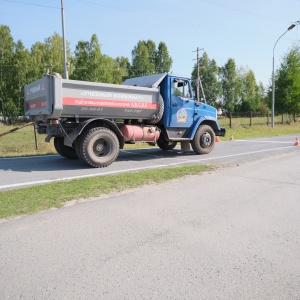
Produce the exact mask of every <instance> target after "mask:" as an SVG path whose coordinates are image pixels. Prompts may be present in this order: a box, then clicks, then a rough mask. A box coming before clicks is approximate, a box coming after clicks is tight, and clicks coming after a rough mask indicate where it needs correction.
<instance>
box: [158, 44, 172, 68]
mask: <svg viewBox="0 0 300 300" xmlns="http://www.w3.org/2000/svg"><path fill="white" fill-rule="evenodd" d="M172 64H173V59H172V58H171V56H170V55H169V51H168V48H167V45H166V44H165V43H164V42H160V43H159V45H158V48H157V51H156V57H155V70H156V72H157V73H167V72H169V71H170V69H171V66H172Z"/></svg>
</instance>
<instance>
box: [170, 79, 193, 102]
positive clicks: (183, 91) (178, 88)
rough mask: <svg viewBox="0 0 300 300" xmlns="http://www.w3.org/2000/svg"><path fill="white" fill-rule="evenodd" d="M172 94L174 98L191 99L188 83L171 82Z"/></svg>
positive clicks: (177, 80) (181, 81)
mask: <svg viewBox="0 0 300 300" xmlns="http://www.w3.org/2000/svg"><path fill="white" fill-rule="evenodd" d="M173 94H174V96H176V97H182V98H191V94H190V88H189V82H188V81H187V80H185V81H183V80H179V79H175V80H174V82H173Z"/></svg>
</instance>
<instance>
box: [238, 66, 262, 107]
mask: <svg viewBox="0 0 300 300" xmlns="http://www.w3.org/2000/svg"><path fill="white" fill-rule="evenodd" d="M239 77H240V80H241V83H242V87H241V103H240V111H243V112H247V111H257V110H258V107H259V104H260V97H259V89H258V86H257V84H256V79H255V75H254V73H253V71H251V70H246V69H243V68H241V69H240V71H239Z"/></svg>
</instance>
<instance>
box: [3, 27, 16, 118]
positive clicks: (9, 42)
mask: <svg viewBox="0 0 300 300" xmlns="http://www.w3.org/2000/svg"><path fill="white" fill-rule="evenodd" d="M13 55H14V41H13V38H12V36H11V34H10V29H9V27H8V26H4V25H1V26H0V68H1V69H0V101H1V113H2V115H4V116H6V110H7V106H5V102H6V101H7V99H8V98H11V94H10V92H11V83H12V81H13V78H14V76H13V72H12V69H13V68H12V67H13V61H12V60H13Z"/></svg>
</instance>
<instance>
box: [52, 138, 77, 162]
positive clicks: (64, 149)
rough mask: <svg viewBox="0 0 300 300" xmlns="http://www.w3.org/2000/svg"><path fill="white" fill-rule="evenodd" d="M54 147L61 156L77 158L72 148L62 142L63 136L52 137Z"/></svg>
mask: <svg viewBox="0 0 300 300" xmlns="http://www.w3.org/2000/svg"><path fill="white" fill-rule="evenodd" d="M54 148H55V150H56V151H57V153H58V154H60V155H61V156H63V157H65V158H69V159H76V158H78V157H77V154H76V151H75V150H74V149H73V148H71V147H68V146H66V145H65V144H64V138H62V137H55V138H54Z"/></svg>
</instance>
